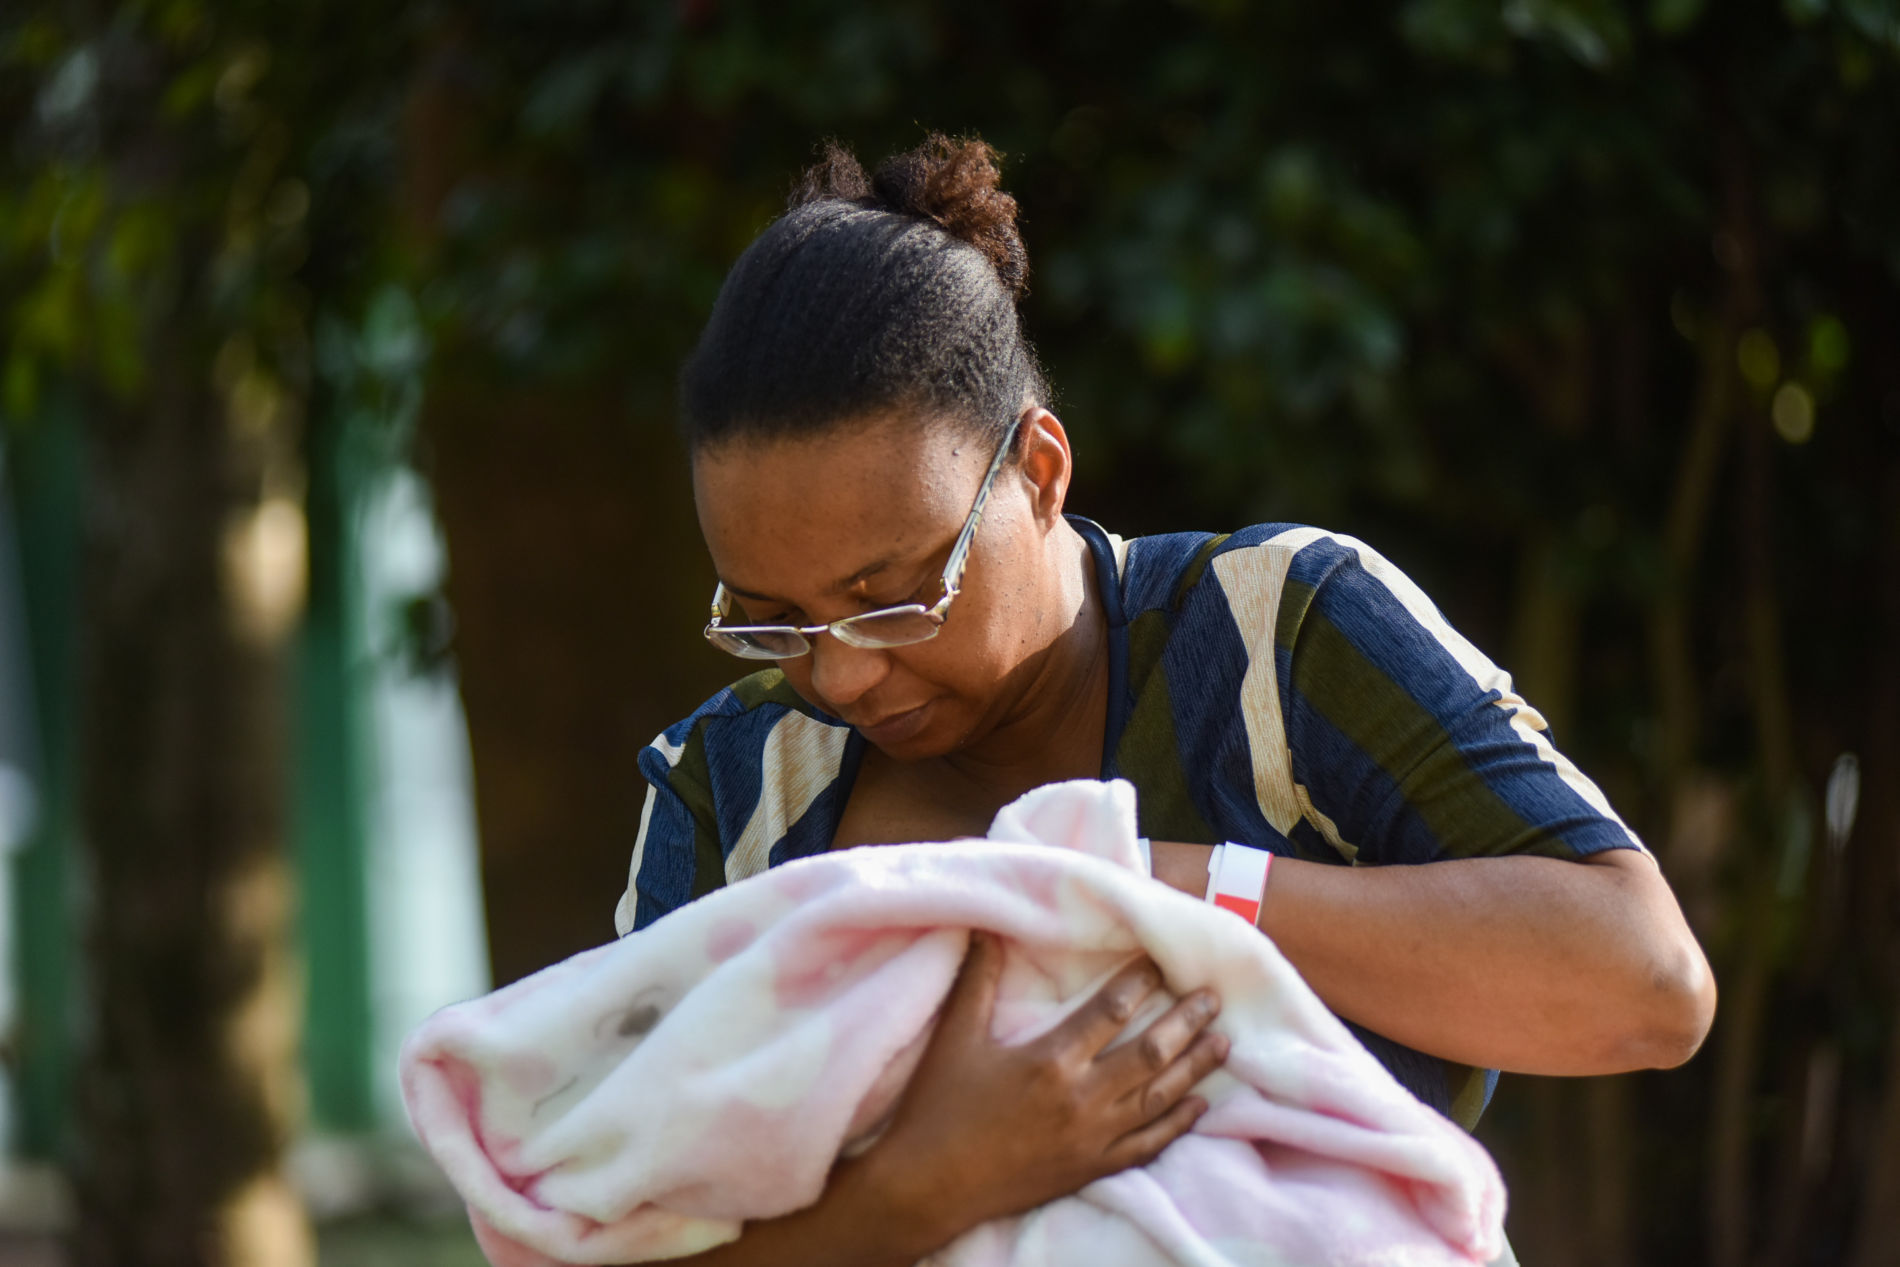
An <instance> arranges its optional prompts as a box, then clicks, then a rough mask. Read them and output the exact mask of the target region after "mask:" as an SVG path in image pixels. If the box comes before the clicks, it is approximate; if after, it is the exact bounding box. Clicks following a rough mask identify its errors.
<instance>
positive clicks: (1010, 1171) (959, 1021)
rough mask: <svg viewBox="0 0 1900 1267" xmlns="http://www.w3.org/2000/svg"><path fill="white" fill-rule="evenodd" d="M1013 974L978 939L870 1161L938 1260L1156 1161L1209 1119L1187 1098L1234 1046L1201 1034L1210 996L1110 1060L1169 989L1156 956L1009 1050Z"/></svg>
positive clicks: (1179, 1010) (896, 1208)
mask: <svg viewBox="0 0 1900 1267" xmlns="http://www.w3.org/2000/svg"><path fill="white" fill-rule="evenodd" d="M1002 964H1003V952H1002V949H1001V947H1000V946H998V945H997V943H996V942H995V940H994V939H993V938H991V937H988V936H985V935H983V934H977V935H976V936H974V937H973V938H972V939H971V946H970V951H969V954H968V956H967V957H966V958H965V959H964V962H963V968H962V971H961V972H960V973H959V975H958V977H957V982H956V985H955V987H954V988H953V989H952V990H951V993H950V997H949V998H948V1000H947V1001H946V1002H945V1004H944V1010H943V1014H942V1017H941V1019H940V1020H939V1022H938V1025H937V1032H936V1033H935V1034H934V1035H933V1036H932V1038H931V1042H930V1047H929V1048H928V1050H927V1051H926V1052H925V1053H924V1056H923V1059H922V1061H921V1062H920V1063H919V1065H918V1067H917V1072H916V1073H915V1074H914V1075H913V1076H912V1078H911V1082H910V1085H909V1087H908V1088H907V1089H906V1091H905V1093H904V1098H903V1099H902V1100H901V1101H900V1102H899V1105H898V1109H897V1112H896V1115H895V1116H894V1117H893V1119H892V1122H891V1126H890V1128H889V1129H888V1130H887V1131H886V1133H885V1135H884V1137H883V1138H882V1139H880V1140H879V1141H878V1142H877V1144H876V1145H875V1146H874V1147H873V1148H872V1149H871V1150H870V1152H868V1153H867V1154H865V1156H864V1157H863V1158H861V1159H860V1160H861V1161H862V1162H863V1164H864V1169H865V1172H866V1173H865V1174H864V1175H863V1178H864V1180H865V1182H866V1183H868V1184H870V1185H871V1186H873V1187H874V1188H875V1189H876V1190H878V1191H879V1192H880V1193H881V1195H882V1196H883V1198H884V1200H885V1201H886V1202H888V1203H889V1210H890V1213H891V1215H892V1217H895V1218H899V1219H902V1220H905V1221H907V1222H913V1224H914V1225H915V1226H918V1227H920V1228H922V1229H926V1230H927V1235H926V1238H925V1239H928V1240H929V1241H930V1242H931V1245H930V1247H931V1248H936V1247H937V1246H940V1245H942V1244H944V1243H946V1242H948V1241H950V1240H953V1239H955V1238H956V1237H957V1236H959V1235H961V1234H962V1233H963V1232H965V1231H967V1230H969V1229H970V1228H972V1227H975V1226H976V1225H977V1224H979V1223H982V1222H985V1221H987V1220H989V1219H993V1218H997V1217H1000V1216H1003V1215H1008V1214H1017V1213H1021V1212H1022V1211H1025V1210H1029V1209H1032V1208H1034V1207H1036V1206H1038V1205H1041V1204H1043V1203H1044V1202H1046V1201H1051V1200H1054V1199H1055V1198H1057V1197H1062V1196H1067V1195H1068V1194H1070V1193H1072V1192H1075V1191H1076V1190H1077V1189H1079V1188H1081V1187H1083V1186H1085V1185H1086V1184H1088V1183H1090V1182H1092V1181H1094V1180H1096V1179H1100V1178H1102V1177H1103V1176H1105V1175H1111V1174H1114V1173H1116V1172H1117V1171H1120V1170H1125V1169H1127V1168H1128V1167H1130V1166H1139V1165H1142V1164H1144V1163H1146V1162H1148V1161H1150V1160H1152V1159H1153V1158H1154V1157H1155V1156H1156V1155H1157V1154H1159V1153H1160V1152H1161V1150H1162V1149H1164V1148H1166V1147H1167V1146H1168V1145H1169V1144H1171V1143H1173V1142H1174V1141H1175V1140H1176V1139H1177V1138H1179V1137H1180V1136H1181V1135H1183V1134H1185V1133H1186V1132H1187V1130H1188V1128H1189V1127H1191V1126H1193V1125H1194V1122H1195V1120H1196V1119H1197V1118H1199V1117H1200V1115H1201V1114H1202V1113H1203V1112H1205V1111H1206V1109H1207V1104H1206V1102H1205V1101H1204V1100H1202V1099H1201V1098H1200V1097H1198V1096H1192V1095H1189V1094H1188V1091H1189V1089H1190V1088H1192V1087H1193V1086H1194V1085H1195V1084H1196V1083H1197V1082H1199V1081H1200V1080H1201V1079H1202V1078H1204V1077H1205V1076H1207V1074H1208V1073H1210V1072H1211V1071H1213V1070H1214V1069H1215V1068H1217V1067H1218V1066H1219V1065H1220V1063H1221V1062H1222V1061H1223V1060H1225V1059H1226V1058H1227V1039H1226V1038H1225V1037H1223V1036H1221V1035H1219V1034H1212V1033H1206V1032H1204V1031H1205V1029H1206V1026H1207V1024H1208V1022H1209V1021H1211V1020H1213V1019H1214V1017H1215V1015H1216V1014H1217V1013H1218V1012H1219V1010H1220V1002H1219V1000H1218V999H1217V998H1215V996H1214V995H1213V994H1212V993H1211V992H1210V991H1206V990H1202V991H1197V992H1195V993H1194V994H1191V995H1189V996H1188V997H1187V998H1185V999H1182V1000H1180V1001H1179V1002H1178V1003H1176V1004H1175V1005H1174V1006H1173V1007H1172V1008H1170V1009H1169V1010H1168V1011H1167V1013H1165V1014H1164V1015H1163V1016H1161V1017H1160V1018H1159V1019H1158V1020H1156V1021H1155V1022H1154V1023H1153V1024H1152V1025H1150V1026H1149V1027H1148V1028H1147V1029H1146V1030H1145V1031H1143V1033H1142V1034H1141V1035H1139V1036H1138V1037H1136V1038H1133V1039H1131V1040H1130V1041H1128V1042H1126V1043H1124V1044H1122V1045H1121V1046H1119V1047H1116V1048H1115V1049H1114V1050H1112V1051H1111V1050H1105V1049H1106V1048H1107V1047H1108V1045H1109V1043H1111V1042H1112V1041H1114V1039H1115V1037H1116V1035H1118V1034H1119V1033H1121V1031H1122V1029H1123V1028H1124V1027H1125V1026H1126V1025H1127V1024H1128V1022H1129V1020H1130V1019H1131V1018H1132V1017H1133V1016H1134V1015H1135V1014H1136V1013H1137V1012H1138V1011H1139V1010H1140V1008H1141V1006H1142V1004H1143V1003H1144V1002H1146V1001H1147V999H1148V998H1149V996H1150V995H1151V994H1152V993H1153V992H1154V991H1155V990H1156V989H1157V988H1158V987H1159V986H1160V984H1161V976H1160V972H1159V971H1158V970H1157V969H1156V967H1155V965H1154V963H1153V962H1152V961H1151V960H1149V959H1147V958H1145V957H1144V958H1143V959H1141V960H1140V961H1139V962H1137V963H1134V964H1131V965H1129V967H1127V968H1125V969H1123V970H1122V971H1121V972H1120V973H1118V974H1117V975H1116V976H1115V978H1114V979H1113V980H1111V981H1110V982H1109V983H1108V984H1107V985H1105V986H1103V987H1102V989H1101V990H1100V991H1098V992H1097V993H1096V995H1095V997H1094V998H1092V999H1091V1000H1090V1001H1089V1002H1087V1003H1085V1004H1083V1005H1082V1006H1081V1007H1080V1008H1079V1009H1077V1010H1076V1011H1075V1013H1074V1014H1073V1015H1071V1016H1070V1017H1069V1018H1068V1019H1066V1020H1065V1021H1063V1022H1062V1024H1061V1025H1059V1026H1057V1027H1056V1028H1055V1029H1054V1030H1051V1031H1050V1032H1049V1033H1048V1034H1046V1035H1044V1036H1043V1037H1041V1038H1039V1039H1036V1040H1035V1041H1033V1042H1029V1043H1025V1044H1022V1045H1018V1046H1004V1045H1002V1044H1000V1043H998V1042H997V1041H996V1040H995V1039H993V1038H992V1037H991V1036H990V1017H991V1011H992V1009H993V1006H994V1003H995V999H996V985H997V980H998V978H999V976H1000V975H1001V972H1002Z"/></svg>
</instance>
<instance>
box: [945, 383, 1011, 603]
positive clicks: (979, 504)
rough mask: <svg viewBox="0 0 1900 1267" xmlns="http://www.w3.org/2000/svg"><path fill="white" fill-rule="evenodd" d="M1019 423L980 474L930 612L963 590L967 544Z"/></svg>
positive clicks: (1007, 434)
mask: <svg viewBox="0 0 1900 1267" xmlns="http://www.w3.org/2000/svg"><path fill="white" fill-rule="evenodd" d="M1021 424H1022V419H1021V418H1017V419H1016V420H1014V421H1013V422H1011V423H1010V424H1009V429H1008V430H1007V431H1005V432H1004V433H1003V439H1002V442H1001V443H1000V444H998V445H997V446H996V456H995V457H993V458H991V459H990V469H989V470H987V471H985V472H984V473H983V482H982V483H981V484H979V485H977V489H976V504H975V505H973V506H971V507H970V517H969V518H968V519H966V520H964V522H963V531H962V532H960V533H958V534H957V543H956V544H955V545H954V546H951V547H950V558H949V559H948V560H947V561H946V562H945V563H944V568H943V598H942V599H940V600H939V601H938V603H937V605H936V607H934V608H932V609H931V610H933V611H941V610H942V609H943V608H945V607H948V606H949V605H950V600H951V599H953V598H955V597H956V596H957V595H958V594H959V593H961V592H962V590H963V565H964V564H965V563H967V562H968V561H969V558H970V542H971V541H973V540H974V539H975V538H976V526H977V524H978V523H980V522H982V519H983V507H984V506H986V505H988V504H989V500H990V490H991V489H992V488H994V487H995V486H996V473H997V472H998V471H1000V470H1002V469H1003V462H1004V460H1005V459H1007V458H1008V457H1009V451H1010V449H1011V448H1012V447H1013V442H1014V441H1015V439H1016V429H1017V428H1018V427H1019V426H1020V425H1021Z"/></svg>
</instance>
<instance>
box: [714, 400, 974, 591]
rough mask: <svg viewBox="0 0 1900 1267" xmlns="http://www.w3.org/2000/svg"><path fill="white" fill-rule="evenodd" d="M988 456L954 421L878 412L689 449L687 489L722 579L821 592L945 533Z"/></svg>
mask: <svg viewBox="0 0 1900 1267" xmlns="http://www.w3.org/2000/svg"><path fill="white" fill-rule="evenodd" d="M989 458H990V453H989V451H987V450H985V449H984V446H983V443H982V441H981V440H980V439H979V438H977V437H973V436H971V435H970V434H969V433H968V432H965V431H962V430H961V429H953V428H935V429H928V430H927V429H925V428H921V427H919V426H917V425H916V424H915V423H914V422H911V421H908V420H905V419H901V418H900V419H892V420H878V421H873V422H869V423H864V424H859V425H856V426H851V427H838V428H832V429H830V430H827V431H823V432H819V433H816V434H814V435H810V436H797V437H787V438H774V439H769V440H754V439H745V440H736V441H729V442H726V443H724V444H720V445H718V446H716V447H714V448H711V449H709V450H704V451H701V452H699V453H696V454H695V455H694V458H693V495H694V500H695V502H696V504H697V507H698V511H699V523H700V530H701V531H702V532H703V533H704V534H705V538H706V548H707V550H708V551H709V552H710V553H711V555H712V559H713V566H714V567H715V568H716V569H717V570H718V573H719V576H720V579H721V580H723V581H724V582H725V583H726V586H727V588H729V589H731V590H733V591H734V592H735V593H746V592H750V593H753V594H759V595H766V596H771V597H798V598H806V597H821V596H826V595H829V594H833V593H842V592H844V591H846V590H848V589H850V588H851V587H852V586H853V585H855V584H857V583H859V582H869V583H875V580H876V578H877V576H878V574H879V573H880V572H881V571H883V570H885V569H889V568H894V567H901V566H905V565H908V564H913V563H914V562H915V561H916V560H917V559H918V558H919V557H920V556H922V555H926V554H929V553H932V552H934V551H936V550H938V549H940V548H941V547H943V546H944V545H945V544H947V543H948V541H949V539H951V538H952V537H954V536H955V534H956V532H957V530H958V529H959V528H961V527H962V525H963V520H964V517H965V516H966V515H967V514H968V513H969V509H970V502H971V500H972V499H973V498H974V497H975V496H976V486H977V484H978V483H979V482H980V481H981V480H982V477H983V470H984V468H985V467H986V466H987V465H988V462H989Z"/></svg>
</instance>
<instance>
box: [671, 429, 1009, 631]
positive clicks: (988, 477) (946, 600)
mask: <svg viewBox="0 0 1900 1267" xmlns="http://www.w3.org/2000/svg"><path fill="white" fill-rule="evenodd" d="M1021 425H1022V418H1021V417H1020V416H1019V417H1017V418H1014V419H1012V420H1011V421H1010V424H1009V426H1008V428H1006V429H1005V430H1004V432H1003V439H1002V441H1001V442H1000V443H999V444H997V446H996V454H995V456H994V457H992V458H991V459H990V468H989V470H988V471H986V472H985V473H984V475H983V482H982V483H981V484H979V485H978V486H977V489H976V500H975V501H973V502H971V503H970V514H969V516H968V518H966V519H965V520H964V521H963V531H961V532H959V533H958V534H957V540H956V544H955V545H953V546H951V547H950V557H949V558H948V559H945V560H944V564H943V577H942V579H941V582H940V583H941V584H942V586H943V597H942V598H940V599H938V600H937V601H936V602H935V603H934V604H932V605H931V606H929V607H926V606H924V605H923V604H922V603H899V604H898V605H897V606H895V607H879V608H877V609H876V610H874V611H868V612H859V613H858V614H857V615H855V616H845V617H841V618H840V619H838V620H833V621H829V622H827V623H825V624H822V625H726V624H721V623H720V622H721V621H723V620H724V619H725V603H726V599H727V597H728V594H727V590H726V583H725V582H724V581H719V582H717V583H716V584H715V585H714V586H713V598H712V619H711V620H710V621H708V622H707V624H706V628H705V629H704V630H703V631H702V632H703V633H704V635H705V638H706V641H708V642H710V643H712V645H713V646H715V647H718V648H719V650H721V651H724V652H725V653H726V654H727V655H730V656H736V657H737V658H739V659H741V660H796V659H798V658H799V657H800V656H806V655H810V654H811V650H812V639H813V638H814V637H816V636H817V635H818V634H821V633H829V634H831V636H832V637H834V638H836V639H838V641H840V642H842V643H844V644H845V645H846V646H848V647H859V648H866V649H871V650H886V649H888V648H891V647H914V646H916V645H917V644H918V643H921V642H929V641H930V640H931V639H932V638H935V637H936V636H937V635H938V634H939V633H941V632H942V631H943V626H944V622H945V621H947V620H948V619H949V618H950V603H951V601H952V600H953V599H955V598H956V596H957V595H958V594H960V593H962V592H963V569H964V567H965V565H966V564H968V562H969V559H970V543H971V542H972V541H974V540H975V539H976V526H977V524H978V523H979V522H981V520H982V518H983V507H984V504H985V503H987V502H988V501H989V499H990V490H991V489H992V488H993V487H995V485H996V476H997V474H998V473H999V472H1000V471H1001V470H1002V469H1003V463H1004V460H1005V459H1006V458H1008V457H1009V453H1010V448H1011V446H1012V444H1013V443H1014V441H1015V439H1016V432H1017V431H1018V430H1019V429H1020V427H1021ZM910 614H916V615H920V616H923V617H925V618H927V619H928V620H929V621H930V624H931V628H930V632H929V633H927V634H925V635H923V636H922V637H921V638H911V639H908V640H906V641H904V642H854V641H852V639H851V638H850V636H849V632H848V631H849V629H850V626H852V625H853V624H856V623H858V622H861V621H866V620H872V619H875V618H876V617H880V616H898V615H910ZM841 629H842V630H845V631H846V632H842V633H841V632H840V630H841ZM717 633H726V634H793V635H796V636H797V637H798V638H799V640H800V641H802V642H803V643H804V644H805V647H804V650H802V651H796V652H793V653H792V654H791V655H771V654H764V655H746V654H744V653H743V652H740V651H734V650H733V649H732V648H731V647H729V646H721V645H720V643H719V642H717V641H716V640H715V639H714V637H713V635H714V634H717Z"/></svg>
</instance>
